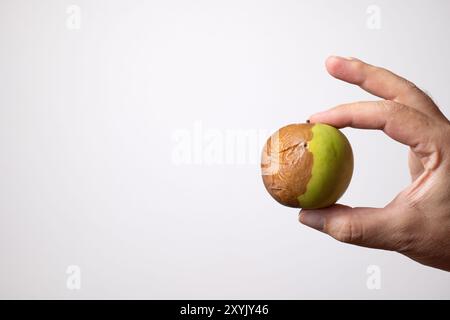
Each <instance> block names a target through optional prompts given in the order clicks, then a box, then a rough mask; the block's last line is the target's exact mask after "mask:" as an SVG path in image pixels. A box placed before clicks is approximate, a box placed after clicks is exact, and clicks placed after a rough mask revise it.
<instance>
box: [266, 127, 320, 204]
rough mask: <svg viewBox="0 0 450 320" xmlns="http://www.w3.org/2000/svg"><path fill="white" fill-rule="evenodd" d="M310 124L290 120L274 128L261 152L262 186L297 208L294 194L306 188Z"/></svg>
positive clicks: (309, 163) (308, 175) (309, 172)
mask: <svg viewBox="0 0 450 320" xmlns="http://www.w3.org/2000/svg"><path fill="white" fill-rule="evenodd" d="M313 126H314V125H313V124H290V125H288V126H285V127H283V128H281V129H279V130H278V131H277V132H275V133H274V134H273V135H272V136H271V137H270V138H269V139H268V140H267V142H266V144H265V145H264V148H263V152H262V159H261V169H262V178H263V182H264V186H265V187H266V189H267V191H268V192H269V193H270V194H271V195H272V197H273V198H274V199H275V200H277V201H278V202H279V203H281V204H283V205H285V206H288V207H293V208H299V207H300V204H299V202H298V199H297V198H298V197H299V196H300V195H302V194H304V193H305V192H306V186H307V185H308V182H309V180H310V179H311V172H312V166H313V154H312V153H311V152H310V151H309V150H308V142H309V141H311V139H312V137H313V133H312V130H311V129H312V127H313Z"/></svg>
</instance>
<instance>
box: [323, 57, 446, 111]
mask: <svg viewBox="0 0 450 320" xmlns="http://www.w3.org/2000/svg"><path fill="white" fill-rule="evenodd" d="M326 67H327V71H328V72H329V73H330V74H331V75H332V76H333V77H335V78H337V79H340V80H343V81H345V82H349V83H351V84H355V85H358V86H359V87H361V88H362V89H364V90H365V91H367V92H369V93H371V94H373V95H376V96H378V97H380V98H383V99H386V100H392V101H395V102H398V103H401V104H405V105H407V106H409V107H411V108H415V109H418V110H420V111H421V112H423V113H425V114H428V115H430V116H436V115H441V113H440V111H439V108H438V107H437V106H436V105H435V104H434V102H433V101H432V100H431V98H430V97H429V96H428V95H427V94H426V93H425V92H423V91H422V90H420V89H419V88H417V87H416V86H415V85H414V84H413V83H412V82H410V81H408V80H406V79H405V78H402V77H400V76H398V75H396V74H395V73H393V72H391V71H389V70H386V69H383V68H380V67H376V66H373V65H370V64H367V63H365V62H363V61H361V60H358V59H355V58H342V57H336V56H332V57H329V58H328V59H327V61H326Z"/></svg>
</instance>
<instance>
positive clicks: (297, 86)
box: [0, 0, 450, 299]
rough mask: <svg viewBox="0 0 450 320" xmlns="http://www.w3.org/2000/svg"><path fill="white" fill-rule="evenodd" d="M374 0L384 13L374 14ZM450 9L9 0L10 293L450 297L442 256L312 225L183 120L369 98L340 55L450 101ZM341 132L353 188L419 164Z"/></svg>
mask: <svg viewBox="0 0 450 320" xmlns="http://www.w3.org/2000/svg"><path fill="white" fill-rule="evenodd" d="M71 4H75V5H77V6H79V8H81V25H80V29H79V30H73V29H71V28H69V27H68V25H67V19H68V17H69V14H68V13H67V12H66V9H67V7H68V6H69V5H71ZM373 4H375V5H377V6H378V7H379V8H380V9H381V29H375V30H374V29H369V28H368V27H367V19H368V18H369V16H370V14H367V13H366V9H367V8H368V6H369V5H373ZM449 12H450V2H448V1H444V0H442V1H428V2H424V1H410V0H408V1H406V0H405V1H377V2H376V3H373V2H369V1H356V0H355V1H339V2H338V1H331V0H329V1H317V0H315V1H299V0H297V1H294V0H290V1H288V0H283V1H275V0H273V1H267V0H263V1H256V0H253V1H250V0H223V1H218V0H203V1H199V0H195V1H181V0H176V1H174V0H171V1H168V0H164V1H162V0H161V1H153V0H152V1H136V0H134V1H130V0H127V1H118V0H116V1H112V0H109V1H106V0H103V1H99V0H96V1H75V0H74V1H71V2H70V1H56V0H54V1H48V0H46V1H31V0H27V1H23V0H20V1H17V0H14V1H13V0H10V1H5V0H1V1H0V297H1V298H74V299H78V298H149V299H165V298H168V299H179V298H205V299H206V298H208V299H214V298H222V299H230V298H235V299H238V298H242V299H245V298H253V299H259V298H262V299H300V298H325V299H326V298H344V299H347V298H368V299H372V298H374V299H379V298H388V299H390V298H425V299H427V298H447V299H448V298H450V274H449V273H446V272H443V271H440V270H435V269H431V268H428V267H425V266H422V265H420V264H417V263H415V262H413V261H412V260H409V259H408V258H406V257H404V256H401V255H400V254H397V253H391V252H386V251H379V250H371V249H365V248H359V247H356V246H350V245H345V244H342V243H339V242H337V241H335V240H333V239H331V238H330V237H328V236H326V235H324V234H321V233H318V232H316V231H314V230H311V229H309V228H307V227H305V226H302V225H300V224H299V223H298V222H297V214H298V211H297V210H295V209H289V208H285V207H282V206H280V205H279V204H278V203H276V202H275V201H274V200H273V199H272V198H271V197H270V196H269V195H268V194H267V192H266V191H265V189H264V186H263V184H262V181H261V178H260V169H259V165H258V163H246V164H241V165H238V164H228V165H220V164H214V163H213V164H210V165H195V164H191V165H189V164H181V165H175V163H174V162H173V157H172V153H173V150H174V147H175V142H174V140H173V139H172V136H173V134H174V132H177V130H188V132H192V131H193V128H194V123H196V122H197V121H199V122H200V123H201V124H202V126H203V128H204V129H205V130H209V129H211V130H219V132H225V131H226V130H231V131H233V130H259V129H262V130H269V131H271V130H275V129H277V128H278V127H281V126H283V125H286V124H289V123H293V122H303V121H305V120H306V119H307V118H308V116H309V115H310V114H312V113H314V112H317V111H320V110H322V109H326V108H329V107H332V106H334V105H337V104H341V103H344V102H351V101H354V100H365V99H373V98H372V97H370V95H368V94H367V93H365V92H362V91H361V90H360V89H359V88H357V87H353V86H350V85H347V84H345V83H342V82H340V81H338V80H335V79H332V78H331V77H330V76H329V75H328V74H327V73H326V71H325V69H324V60H325V59H326V57H327V56H328V55H330V54H339V55H344V56H355V57H358V58H361V59H363V60H366V61H368V62H370V63H372V64H377V65H382V66H384V67H387V68H390V69H392V70H394V71H395V72H397V73H399V74H401V75H403V76H405V77H407V78H409V79H410V80H412V81H414V82H415V83H416V84H417V85H418V86H420V87H422V88H424V89H425V90H427V92H429V93H430V94H431V96H432V97H433V98H434V99H435V101H436V102H437V103H438V104H439V105H440V107H441V108H442V110H443V111H444V113H445V114H446V115H447V116H448V115H449V114H450V93H449V79H448V74H449V71H450V60H449V59H448V57H449V56H450V46H449V41H448V39H449V38H448V37H449V29H450V21H449V19H448V14H449ZM344 132H345V134H346V135H347V137H348V138H349V140H350V141H351V143H352V146H353V149H354V154H355V172H354V177H353V180H352V183H351V185H350V187H349V189H348V191H347V192H346V194H345V195H344V197H343V198H342V199H341V202H342V203H346V204H349V205H353V206H356V205H363V206H383V205H385V204H386V203H387V202H389V201H390V199H391V198H393V197H394V196H395V195H396V193H397V192H398V191H400V190H401V189H402V188H404V187H405V186H406V185H407V184H408V183H409V176H408V168H407V148H406V147H404V146H402V145H400V144H398V143H396V142H393V141H391V140H389V139H388V138H387V137H385V136H384V135H383V134H382V133H379V132H374V131H371V132H368V131H360V130H351V129H345V130H344ZM69 265H77V266H79V267H80V268H81V289H80V290H69V289H68V288H67V287H66V280H67V277H68V275H67V274H66V269H67V267H68V266H69ZM369 265H377V266H379V267H380V270H381V289H380V290H369V289H368V288H367V286H366V282H367V278H368V274H367V273H366V270H367V267H368V266H369Z"/></svg>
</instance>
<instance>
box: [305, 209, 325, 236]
mask: <svg viewBox="0 0 450 320" xmlns="http://www.w3.org/2000/svg"><path fill="white" fill-rule="evenodd" d="M300 222H301V223H303V224H304V225H307V226H308V227H311V228H313V229H316V230H319V231H322V230H323V226H324V224H325V218H324V217H323V215H322V214H321V213H319V212H315V211H307V212H301V214H300Z"/></svg>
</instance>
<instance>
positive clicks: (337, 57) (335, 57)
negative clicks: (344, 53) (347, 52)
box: [330, 56, 355, 61]
mask: <svg viewBox="0 0 450 320" xmlns="http://www.w3.org/2000/svg"><path fill="white" fill-rule="evenodd" d="M330 58H334V59H343V60H348V61H353V60H355V58H353V57H341V56H331V57H330Z"/></svg>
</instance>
